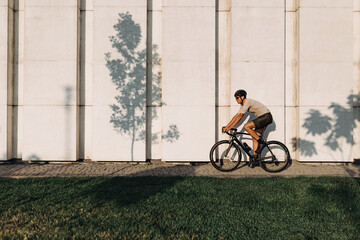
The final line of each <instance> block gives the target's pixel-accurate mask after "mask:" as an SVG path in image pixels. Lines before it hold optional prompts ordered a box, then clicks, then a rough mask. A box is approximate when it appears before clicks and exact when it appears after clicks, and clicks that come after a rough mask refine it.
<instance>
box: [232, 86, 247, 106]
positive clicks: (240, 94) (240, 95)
mask: <svg viewBox="0 0 360 240" xmlns="http://www.w3.org/2000/svg"><path fill="white" fill-rule="evenodd" d="M246 94H247V93H246V91H245V90H242V89H240V90H237V91H236V92H235V94H234V97H235V98H236V102H237V103H241V104H243V103H244V99H246Z"/></svg>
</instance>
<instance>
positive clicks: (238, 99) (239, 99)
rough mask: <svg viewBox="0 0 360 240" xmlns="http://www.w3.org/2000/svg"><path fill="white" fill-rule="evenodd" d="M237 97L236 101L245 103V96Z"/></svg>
mask: <svg viewBox="0 0 360 240" xmlns="http://www.w3.org/2000/svg"><path fill="white" fill-rule="evenodd" d="M235 99H236V102H237V103H238V104H241V105H242V104H243V103H244V96H241V97H235Z"/></svg>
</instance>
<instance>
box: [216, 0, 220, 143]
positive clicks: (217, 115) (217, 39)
mask: <svg viewBox="0 0 360 240" xmlns="http://www.w3.org/2000/svg"><path fill="white" fill-rule="evenodd" d="M219 47H220V46H219V0H215V142H217V141H218V140H219V136H218V132H219V126H218V125H219Z"/></svg>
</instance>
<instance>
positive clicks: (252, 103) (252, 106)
mask: <svg viewBox="0 0 360 240" xmlns="http://www.w3.org/2000/svg"><path fill="white" fill-rule="evenodd" d="M247 111H248V112H251V113H254V114H255V116H256V117H260V116H262V115H264V114H266V113H269V112H270V111H269V109H268V108H267V107H266V106H265V105H264V104H262V103H260V102H258V101H256V100H252V99H249V98H246V99H245V103H244V105H241V106H240V110H239V112H238V113H242V114H245V113H246V112H247Z"/></svg>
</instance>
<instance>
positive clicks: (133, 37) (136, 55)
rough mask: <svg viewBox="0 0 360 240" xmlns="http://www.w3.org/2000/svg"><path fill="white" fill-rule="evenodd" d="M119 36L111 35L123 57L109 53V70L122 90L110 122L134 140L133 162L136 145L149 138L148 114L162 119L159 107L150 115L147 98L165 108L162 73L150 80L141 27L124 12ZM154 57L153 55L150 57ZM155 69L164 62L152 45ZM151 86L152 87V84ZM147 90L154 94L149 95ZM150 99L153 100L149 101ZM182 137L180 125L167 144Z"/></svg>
mask: <svg viewBox="0 0 360 240" xmlns="http://www.w3.org/2000/svg"><path fill="white" fill-rule="evenodd" d="M114 29H115V30H116V35H114V36H110V42H111V43H112V47H113V48H115V49H116V51H117V53H118V54H117V55H118V56H119V58H117V59H113V58H112V55H111V53H105V60H106V67H107V68H108V69H109V71H110V76H111V80H112V82H113V83H114V84H115V86H116V90H118V91H119V95H118V96H116V97H115V100H116V103H114V104H112V105H110V107H111V109H112V111H113V113H112V115H111V118H110V123H112V124H113V127H114V130H115V131H116V132H118V133H121V134H126V135H129V136H130V137H131V160H132V161H133V159H134V143H135V142H136V141H145V139H146V130H147V129H146V114H151V118H150V119H152V120H154V119H156V118H158V116H157V112H156V108H155V107H150V108H149V109H151V110H149V112H148V113H146V99H147V95H148V96H151V104H152V105H151V106H161V105H165V103H164V102H162V100H161V98H162V96H161V86H160V82H161V73H160V72H158V73H154V74H152V76H149V77H148V83H149V84H148V87H147V81H146V54H147V52H146V49H143V50H140V51H138V49H137V48H138V46H139V44H140V41H141V38H142V36H141V28H140V25H139V24H137V23H135V22H134V21H133V19H132V15H131V14H129V13H128V12H127V13H120V14H119V19H118V22H117V23H116V24H115V25H114ZM149 55H150V54H149ZM151 56H152V59H151V62H152V66H158V65H160V62H161V59H160V56H159V54H158V53H157V46H156V45H153V46H152V53H151ZM150 83H151V84H150ZM147 91H151V93H150V94H147ZM148 100H149V99H148ZM158 135H159V134H158V133H154V134H153V133H152V134H151V137H150V138H151V139H148V140H149V141H152V142H157V141H158V140H159V138H160V137H159V136H158ZM179 137H180V132H179V130H178V128H177V126H176V125H174V124H172V125H170V126H169V130H167V131H166V134H164V135H162V139H163V140H164V141H169V142H174V141H176V140H177V139H178V138H179Z"/></svg>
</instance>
